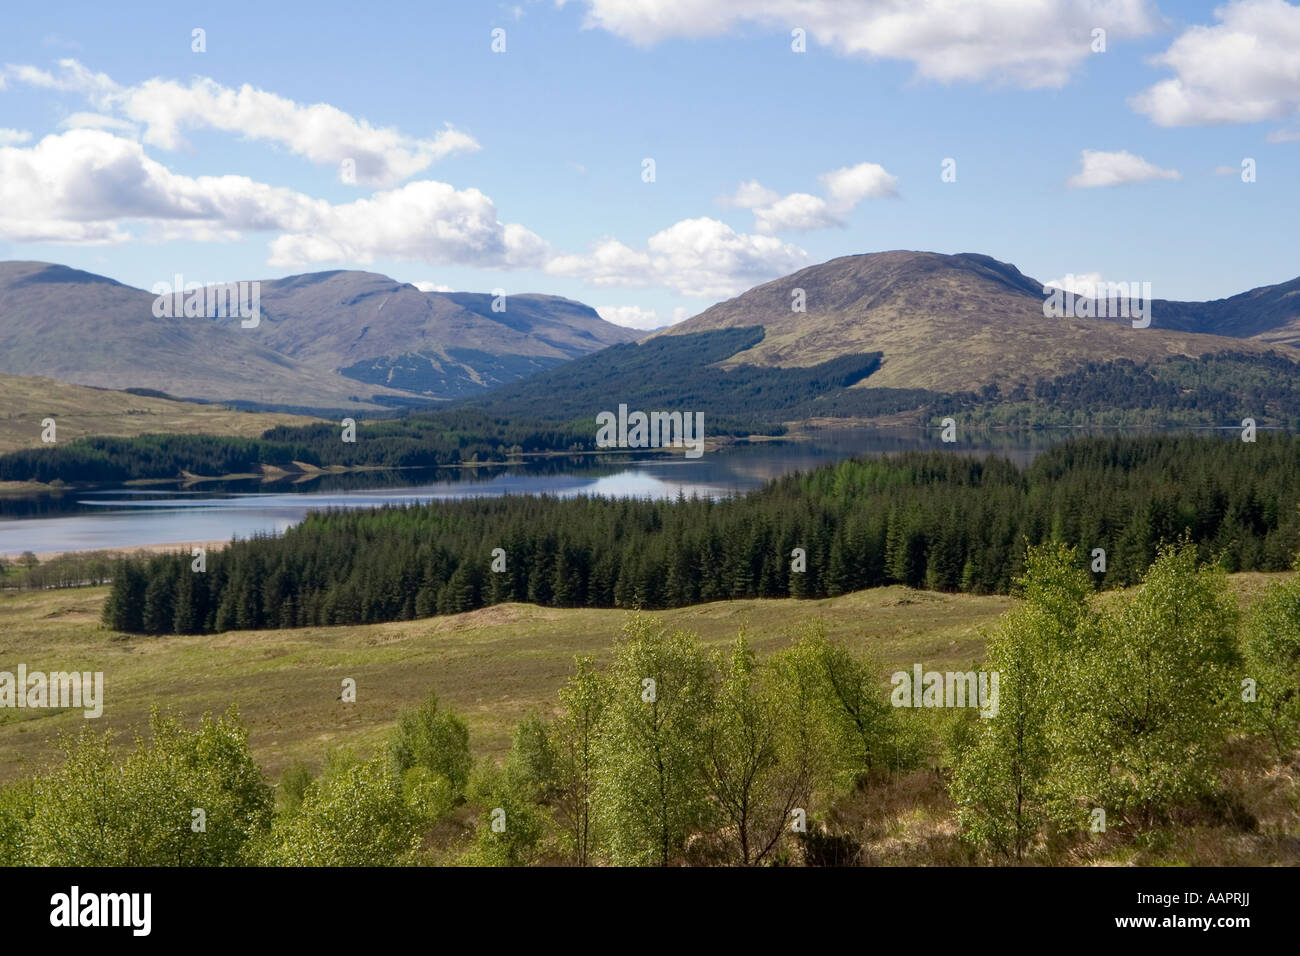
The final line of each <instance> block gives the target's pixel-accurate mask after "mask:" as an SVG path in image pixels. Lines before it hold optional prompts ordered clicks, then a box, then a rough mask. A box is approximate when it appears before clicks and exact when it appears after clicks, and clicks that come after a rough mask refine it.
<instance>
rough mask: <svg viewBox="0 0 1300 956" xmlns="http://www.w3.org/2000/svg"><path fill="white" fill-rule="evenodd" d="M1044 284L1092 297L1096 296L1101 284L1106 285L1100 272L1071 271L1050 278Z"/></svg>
mask: <svg viewBox="0 0 1300 956" xmlns="http://www.w3.org/2000/svg"><path fill="white" fill-rule="evenodd" d="M1043 285H1045V286H1050V287H1051V288H1053V289H1064V290H1065V291H1066V292H1072V293H1074V294H1075V295H1082V296H1085V297H1087V298H1090V299H1091V298H1094V297H1096V295H1097V288H1098V287H1099V286H1101V287H1103V288H1104V287H1105V283H1104V280H1103V279H1102V277H1101V273H1100V272H1081V273H1079V274H1078V275H1075V274H1074V273H1073V272H1071V273H1069V274H1068V275H1066V276H1064V277H1062V278H1060V279H1048V280H1047V281H1046V282H1044V283H1043Z"/></svg>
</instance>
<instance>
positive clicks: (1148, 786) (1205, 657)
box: [1071, 545, 1240, 816]
mask: <svg viewBox="0 0 1300 956" xmlns="http://www.w3.org/2000/svg"><path fill="white" fill-rule="evenodd" d="M1099 623H1100V626H1099V627H1098V629H1097V632H1096V635H1095V643H1094V645H1093V646H1092V648H1091V649H1090V650H1088V651H1087V652H1086V653H1084V654H1082V655H1081V657H1082V665H1081V666H1080V667H1079V668H1078V672H1077V675H1076V676H1075V677H1074V680H1075V682H1076V689H1077V691H1078V694H1077V696H1076V699H1077V700H1078V702H1079V706H1078V708H1077V711H1076V712H1075V713H1073V714H1072V723H1071V726H1072V728H1073V731H1074V733H1073V735H1072V737H1073V740H1074V743H1075V747H1074V750H1075V751H1076V752H1078V753H1080V754H1081V755H1083V758H1084V759H1083V767H1084V773H1083V774H1081V775H1076V776H1079V777H1081V780H1082V782H1083V783H1084V785H1085V786H1086V789H1087V791H1088V792H1090V793H1092V794H1095V796H1096V799H1097V800H1098V802H1097V803H1096V804H1094V805H1095V806H1102V807H1111V808H1118V809H1120V810H1125V811H1128V810H1133V811H1137V812H1140V813H1142V814H1143V815H1144V816H1149V815H1151V814H1156V813H1160V812H1162V811H1163V810H1164V809H1166V808H1168V807H1170V806H1174V805H1176V804H1178V803H1179V802H1185V801H1188V800H1190V799H1192V798H1195V797H1198V796H1203V795H1207V794H1210V793H1212V792H1213V791H1214V789H1215V786H1216V780H1215V768H1216V764H1217V758H1218V756H1219V753H1220V749H1219V748H1220V747H1221V745H1222V742H1223V739H1224V737H1225V736H1226V734H1227V733H1228V731H1229V730H1230V729H1231V726H1232V723H1233V715H1234V713H1235V712H1236V710H1237V707H1238V706H1239V704H1240V698H1239V697H1238V696H1237V693H1236V692H1237V677H1238V673H1237V672H1238V670H1239V664H1240V656H1239V651H1238V646H1237V631H1238V620H1237V607H1236V602H1235V601H1234V600H1233V599H1232V597H1231V595H1230V594H1229V593H1228V591H1227V584H1226V581H1225V580H1224V574H1223V572H1222V570H1220V569H1218V568H1212V567H1199V568H1198V566H1197V561H1196V550H1195V548H1193V547H1191V546H1190V545H1184V546H1182V547H1176V548H1175V547H1170V548H1166V549H1164V550H1162V551H1161V553H1160V555H1159V557H1158V558H1157V559H1156V562H1155V563H1154V564H1153V565H1152V566H1151V568H1150V570H1148V572H1147V574H1146V576H1145V577H1144V578H1143V581H1142V585H1141V587H1140V588H1138V590H1137V592H1136V593H1135V594H1134V595H1133V596H1132V598H1131V599H1129V600H1126V601H1124V602H1121V603H1120V604H1119V606H1117V607H1113V608H1107V609H1106V610H1105V611H1104V612H1103V613H1102V615H1101V619H1100V622H1099ZM1090 775H1091V776H1092V779H1091V780H1089V776H1090Z"/></svg>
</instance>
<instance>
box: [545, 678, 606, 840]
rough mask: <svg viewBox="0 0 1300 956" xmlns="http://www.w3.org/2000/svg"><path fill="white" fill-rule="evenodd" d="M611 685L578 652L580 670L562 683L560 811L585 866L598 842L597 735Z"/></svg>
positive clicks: (557, 744)
mask: <svg viewBox="0 0 1300 956" xmlns="http://www.w3.org/2000/svg"><path fill="white" fill-rule="evenodd" d="M606 696H607V689H606V686H605V682H604V680H603V679H602V678H601V675H600V674H599V673H598V672H597V671H596V668H595V666H594V665H593V664H592V661H591V658H589V657H579V658H578V659H577V661H576V672H575V673H574V675H573V676H572V677H571V678H569V682H568V683H567V684H565V686H564V687H563V688H561V689H560V706H561V710H560V716H559V719H558V720H557V721H556V723H555V728H554V731H553V736H554V750H555V761H556V777H557V788H556V794H555V805H556V813H557V816H558V817H559V819H560V822H561V825H562V826H563V827H564V830H565V832H566V834H568V838H569V846H570V849H571V852H572V854H573V859H574V862H575V863H577V864H578V866H586V865H587V864H588V863H589V862H590V861H591V854H592V850H593V847H594V845H595V843H596V832H595V814H594V812H593V809H594V800H595V789H596V777H597V774H596V769H597V735H598V733H599V731H600V724H601V719H602V717H603V715H604V711H605V703H606Z"/></svg>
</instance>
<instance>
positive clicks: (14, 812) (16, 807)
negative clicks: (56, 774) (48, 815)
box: [0, 777, 37, 866]
mask: <svg viewBox="0 0 1300 956" xmlns="http://www.w3.org/2000/svg"><path fill="white" fill-rule="evenodd" d="M36 792H37V790H36V782H35V781H34V780H33V779H31V778H30V777H28V778H24V779H22V780H19V781H17V782H15V783H11V784H9V785H7V786H5V787H0V866H22V865H23V864H25V863H26V862H27V860H28V854H29V852H30V851H29V849H28V846H27V839H28V833H29V831H30V828H31V819H32V817H33V816H35V815H36Z"/></svg>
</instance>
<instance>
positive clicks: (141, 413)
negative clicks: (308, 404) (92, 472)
mask: <svg viewBox="0 0 1300 956" xmlns="http://www.w3.org/2000/svg"><path fill="white" fill-rule="evenodd" d="M45 418H54V419H55V420H56V421H57V422H58V432H57V437H58V440H59V441H61V442H67V441H72V440H73V439H74V438H85V437H87V436H89V435H112V436H117V437H130V436H132V435H144V434H147V433H151V432H170V433H172V434H186V435H191V434H200V433H202V434H210V435H236V436H239V437H241V438H256V437H257V436H259V435H261V434H262V432H264V431H266V430H267V429H268V428H274V427H275V426H276V425H305V424H308V423H310V422H313V421H316V420H317V419H314V418H308V417H306V416H302V415H282V414H278V413H269V412H240V411H235V410H234V409H231V408H228V407H226V406H225V405H200V404H198V403H197V402H176V401H171V400H170V399H166V398H152V397H146V396H143V395H132V394H131V393H129V392H118V391H112V390H110V389H100V388H88V387H86V386H83V385H69V384H68V383H66V382H56V381H55V380H54V379H49V378H34V377H28V376H22V375H0V454H3V453H4V452H8V451H15V450H17V449H19V448H37V447H40V445H41V420H42V419H45Z"/></svg>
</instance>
